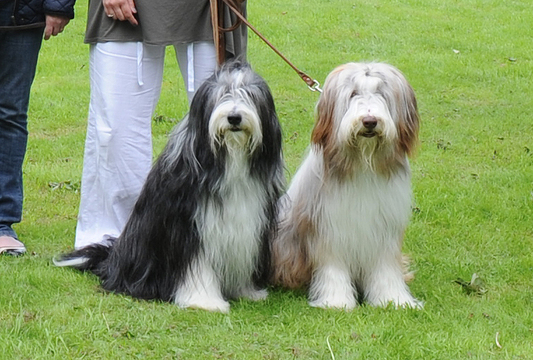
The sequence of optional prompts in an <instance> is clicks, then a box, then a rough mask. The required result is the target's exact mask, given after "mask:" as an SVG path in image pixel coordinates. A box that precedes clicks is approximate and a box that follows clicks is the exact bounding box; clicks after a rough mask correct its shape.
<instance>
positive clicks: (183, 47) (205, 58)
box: [174, 41, 217, 104]
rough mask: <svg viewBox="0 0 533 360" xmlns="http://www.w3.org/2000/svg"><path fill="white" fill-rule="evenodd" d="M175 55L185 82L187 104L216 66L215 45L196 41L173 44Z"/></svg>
mask: <svg viewBox="0 0 533 360" xmlns="http://www.w3.org/2000/svg"><path fill="white" fill-rule="evenodd" d="M174 49H175V51H176V57H177V59H178V63H179V66H180V70H181V75H182V76H183V80H184V82H185V88H186V90H187V97H188V99H189V104H190V103H191V100H192V97H193V96H194V93H195V92H196V90H198V88H199V87H200V85H202V84H203V82H204V81H205V80H207V78H209V77H210V76H211V75H213V73H214V71H215V69H216V67H217V58H216V50H215V45H214V44H213V43H212V42H207V41H203V42H196V43H188V44H176V45H174Z"/></svg>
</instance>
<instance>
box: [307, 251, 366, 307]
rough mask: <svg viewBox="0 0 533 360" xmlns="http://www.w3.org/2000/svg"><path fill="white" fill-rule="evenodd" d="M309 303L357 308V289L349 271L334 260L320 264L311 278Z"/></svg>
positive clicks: (319, 305)
mask: <svg viewBox="0 0 533 360" xmlns="http://www.w3.org/2000/svg"><path fill="white" fill-rule="evenodd" d="M309 305H311V306H313V307H320V308H337V309H345V310H351V309H353V308H355V306H356V305H357V302H356V299H355V289H354V287H353V285H352V279H351V277H350V273H349V271H348V270H347V269H345V268H344V267H343V266H342V265H341V264H339V263H338V262H334V261H328V262H326V263H322V264H321V265H319V266H318V267H317V268H316V270H315V272H314V274H313V278H312V279H311V285H310V287H309Z"/></svg>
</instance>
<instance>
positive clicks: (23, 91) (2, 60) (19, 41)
mask: <svg viewBox="0 0 533 360" xmlns="http://www.w3.org/2000/svg"><path fill="white" fill-rule="evenodd" d="M8 3H9V2H8ZM2 10H3V9H2V8H1V7H0V17H2V16H3V15H4V14H3V12H2ZM42 36H43V29H42V28H38V29H29V30H17V31H0V235H10V236H14V237H16V234H15V232H14V231H13V229H12V228H11V225H12V224H14V223H18V222H20V220H21V217H22V197H23V193H22V163H23V160H24V155H25V153H26V143H27V139H28V130H27V118H28V114H27V113H28V103H29V99H30V89H31V85H32V82H33V78H34V76H35V69H36V66H37V58H38V55H39V50H40V48H41V42H42Z"/></svg>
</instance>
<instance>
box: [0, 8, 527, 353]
mask: <svg viewBox="0 0 533 360" xmlns="http://www.w3.org/2000/svg"><path fill="white" fill-rule="evenodd" d="M86 7H87V3H86V0H79V1H78V4H77V8H76V10H77V18H76V19H75V20H74V21H72V23H71V24H70V25H69V26H68V27H67V29H66V31H65V33H64V34H61V35H60V36H59V37H57V38H54V39H52V40H50V41H48V42H45V43H44V44H43V48H42V51H41V57H40V62H39V66H38V72H37V76H36V79H35V84H34V86H33V91H32V99H31V100H32V102H31V106H30V141H29V145H28V153H27V157H26V162H25V165H24V176H25V204H24V219H23V221H22V223H21V224H19V225H18V226H17V227H16V230H17V232H18V233H19V236H20V238H21V239H22V240H23V241H24V242H25V243H26V245H27V247H28V251H29V252H28V254H27V255H25V256H24V257H20V258H10V257H5V256H4V257H1V258H0V342H1V344H2V346H1V348H2V351H1V352H0V358H1V359H81V358H85V359H122V358H123V359H129V358H143V359H333V357H335V359H446V360H448V359H532V358H533V350H532V347H531V344H532V343H533V291H532V285H533V256H532V250H533V229H532V225H533V223H532V219H533V140H532V137H533V125H532V124H533V122H532V121H531V109H532V106H533V100H532V98H533V96H532V93H531V79H532V75H533V59H532V56H533V45H532V42H531V39H532V38H533V27H532V26H531V24H532V23H533V13H532V12H531V11H530V10H531V4H530V1H526V0H508V1H496V0H461V1H459V0H405V1H398V0H389V1H382V0H366V1H358V0H354V1H346V0H314V1H309V0H306V1H304V0H294V1H290V2H287V1H281V0H271V1H265V0H261V1H260V0H256V1H251V2H250V4H249V19H250V20H251V22H252V23H253V24H255V26H256V27H257V28H258V29H259V30H260V31H262V32H263V33H264V34H265V35H266V36H267V37H268V38H269V39H270V40H271V41H272V42H273V43H274V44H275V45H276V46H277V47H279V49H280V50H281V51H282V52H284V53H285V54H286V55H287V56H288V57H289V58H290V59H291V61H292V62H294V63H295V64H296V65H297V66H298V67H300V68H302V69H303V70H304V71H306V72H307V73H308V74H309V75H311V76H312V77H315V78H316V79H317V80H319V81H320V82H323V80H324V79H325V77H326V75H327V74H328V72H329V71H331V70H332V69H333V68H334V67H336V66H337V65H339V64H341V63H344V62H348V61H360V60H380V61H386V62H389V63H391V64H393V65H395V66H397V67H398V68H400V69H401V70H402V71H403V72H404V73H405V75H406V76H407V78H408V79H409V81H410V82H411V84H412V85H413V87H414V89H415V91H416V93H417V98H418V102H419V108H420V113H421V116H422V129H421V133H420V140H421V146H420V149H419V151H418V156H417V157H416V158H415V159H413V160H412V162H411V163H412V168H413V189H414V200H415V206H416V211H415V212H414V213H413V217H412V221H411V225H410V227H409V229H408V232H407V236H406V240H405V247H404V248H405V251H406V252H407V253H409V254H410V256H411V258H412V260H413V268H414V270H416V278H415V280H414V281H413V282H412V283H411V284H410V286H411V290H412V292H413V293H414V295H415V296H416V297H417V298H419V299H421V300H423V301H424V302H425V308H424V310H421V311H415V310H395V309H392V308H387V309H376V308H372V307H369V306H366V305H362V306H361V307H359V308H357V309H355V310H354V311H352V312H348V313H346V312H342V311H324V310H319V309H314V308H310V307H309V306H308V305H307V303H306V299H305V294H304V293H303V292H288V291H281V290H272V291H271V295H270V296H269V298H268V300H267V301H265V302H261V303H252V302H248V301H237V302H233V303H232V309H231V313H230V314H229V315H221V314H212V313H207V312H204V311H194V310H180V309H178V308H176V307H175V306H173V305H170V304H166V303H158V302H146V301H136V300H133V299H131V298H129V297H125V296H119V295H113V294H106V293H103V292H102V291H100V290H99V287H98V281H97V279H96V278H95V277H94V276H92V275H89V274H80V273H78V272H75V271H71V270H68V269H59V268H55V267H54V266H53V265H52V263H51V259H52V257H53V256H55V255H57V254H59V253H61V252H64V251H67V250H69V249H71V248H72V246H73V241H74V231H75V226H76V215H77V208H78V202H79V193H78V192H77V191H76V190H77V189H78V187H79V182H80V177H81V169H82V154H83V145H84V144H83V143H84V137H85V126H86V116H87V107H88V100H89V85H88V46H87V45H84V44H83V43H82V39H83V32H84V26H85V10H86ZM249 60H250V62H251V63H252V65H253V66H254V68H255V69H256V70H257V71H258V72H259V73H260V74H261V75H262V76H263V77H265V79H266V80H267V81H268V83H269V85H270V86H271V88H272V91H273V93H274V97H275V100H276V106H277V110H278V113H279V115H280V118H281V122H282V126H283V130H284V154H285V157H286V162H287V169H288V173H287V177H288V178H290V177H291V176H292V174H294V171H295V170H296V168H297V167H298V164H299V163H300V161H301V160H302V157H303V156H304V154H305V149H306V147H307V145H308V142H309V134H310V131H311V127H312V124H313V109H314V105H315V102H316V100H317V98H318V95H317V94H316V93H312V92H310V91H308V90H307V88H306V87H305V84H304V83H303V82H302V81H301V80H300V79H299V78H298V77H297V75H296V74H295V73H293V72H292V70H291V69H290V68H289V67H288V66H287V65H286V64H285V63H283V62H282V61H281V60H280V59H279V58H278V57H277V56H276V55H275V54H274V53H273V52H272V51H270V50H269V48H267V47H266V46H265V45H264V44H262V43H261V42H260V40H259V39H258V38H257V37H256V36H255V35H253V34H250V46H249ZM166 64H167V66H166V69H165V74H164V84H163V92H162V97H161V101H160V103H159V105H158V108H157V120H158V121H154V123H153V132H154V149H155V154H156V155H157V154H158V153H159V151H160V150H161V148H162V147H163V145H164V143H165V142H166V135H167V134H168V132H169V131H170V129H171V128H172V127H173V126H174V125H175V123H176V122H177V119H180V118H181V117H182V116H183V115H184V114H185V112H186V111H187V109H186V96H185V92H184V89H183V86H182V80H181V78H180V76H179V71H178V67H177V65H176V62H175V60H174V55H173V51H171V50H170V49H169V50H168V52H167V59H166ZM474 273H476V274H477V275H479V276H480V277H481V278H482V279H483V280H484V281H485V289H486V290H487V292H486V293H485V294H484V295H482V296H473V295H467V294H466V293H465V292H463V290H462V289H461V287H460V286H459V285H458V284H456V283H454V280H456V279H457V278H462V279H465V280H470V278H471V277H472V274H474ZM496 339H498V342H497V341H496ZM328 344H329V347H328ZM330 349H331V350H330Z"/></svg>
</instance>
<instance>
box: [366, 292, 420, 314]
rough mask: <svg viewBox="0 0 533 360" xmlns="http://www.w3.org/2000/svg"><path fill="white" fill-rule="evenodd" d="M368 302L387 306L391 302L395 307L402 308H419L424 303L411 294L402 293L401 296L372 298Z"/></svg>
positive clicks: (378, 305)
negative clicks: (372, 299)
mask: <svg viewBox="0 0 533 360" xmlns="http://www.w3.org/2000/svg"><path fill="white" fill-rule="evenodd" d="M370 304H371V305H373V306H377V307H387V306H389V304H392V305H393V306H394V307H395V308H397V309H399V308H404V309H417V310H421V309H423V308H424V303H423V302H422V301H420V300H417V299H415V298H414V297H413V296H411V294H402V295H401V296H396V297H388V298H383V299H381V300H374V301H371V302H370Z"/></svg>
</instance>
